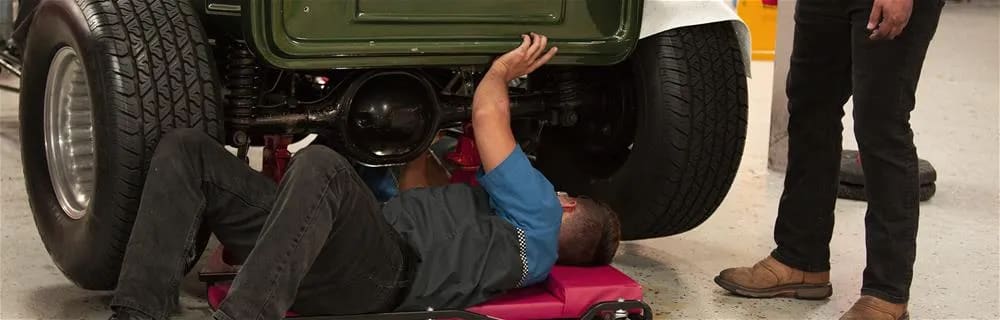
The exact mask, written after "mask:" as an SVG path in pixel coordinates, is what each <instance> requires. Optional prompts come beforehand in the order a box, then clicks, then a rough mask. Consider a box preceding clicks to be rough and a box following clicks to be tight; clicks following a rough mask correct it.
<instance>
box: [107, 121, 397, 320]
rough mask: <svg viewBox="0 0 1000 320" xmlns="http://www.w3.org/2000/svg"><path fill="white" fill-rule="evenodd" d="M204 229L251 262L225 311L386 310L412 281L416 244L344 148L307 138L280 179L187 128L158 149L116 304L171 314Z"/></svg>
mask: <svg viewBox="0 0 1000 320" xmlns="http://www.w3.org/2000/svg"><path fill="white" fill-rule="evenodd" d="M201 228H208V229H210V230H211V231H212V232H213V233H214V234H215V236H216V237H217V238H218V239H219V241H220V242H221V243H222V244H223V245H225V246H226V250H227V253H229V254H230V257H232V258H234V259H236V260H239V261H242V262H243V267H242V269H241V270H240V272H239V274H238V275H237V277H236V279H235V280H234V282H233V286H232V290H231V292H230V294H229V296H228V298H227V299H226V300H225V301H224V302H223V303H222V305H221V306H220V310H219V311H218V312H216V314H215V317H216V318H220V319H239V320H244V319H280V318H281V317H283V316H284V313H285V311H286V310H289V309H292V310H294V311H296V312H298V313H300V314H357V313H370V312H385V311H390V310H392V309H394V308H395V307H396V305H398V304H399V303H400V301H401V298H402V294H403V292H404V291H405V286H406V282H407V281H408V278H407V277H408V276H409V272H408V271H407V270H408V266H409V265H410V263H411V262H410V261H409V260H410V258H409V256H410V255H409V254H408V249H407V247H406V246H405V245H404V244H403V243H402V242H401V239H400V236H399V234H398V233H397V232H396V231H395V230H394V229H393V228H392V227H391V226H390V225H389V224H388V223H387V222H386V221H385V218H384V217H383V216H382V214H381V213H380V211H379V205H378V203H377V202H376V201H375V199H374V198H373V196H372V193H371V191H370V190H369V189H368V188H367V187H366V186H365V185H364V184H363V183H362V181H361V179H360V178H359V177H358V175H357V174H356V173H355V171H354V170H353V169H352V167H351V165H350V164H349V163H348V161H347V160H345V159H344V158H343V157H341V156H340V155H338V154H337V153H336V152H334V151H333V150H330V149H329V148H326V147H322V146H310V147H307V148H306V149H304V150H302V151H300V152H299V153H298V154H297V155H296V156H295V157H294V158H293V159H292V162H291V164H290V165H289V168H288V172H287V173H286V175H285V177H284V179H282V181H281V183H280V184H277V185H275V183H274V182H272V181H271V180H269V179H268V178H265V177H264V176H263V175H261V174H259V173H257V172H255V171H253V170H252V169H250V167H248V166H247V165H246V164H244V163H243V162H241V161H239V160H237V159H236V158H235V157H234V156H233V155H232V154H230V153H229V152H227V151H226V150H225V149H224V148H223V147H222V146H220V145H219V144H218V143H216V142H215V141H213V140H212V139H211V138H209V137H208V136H206V135H204V134H203V133H201V132H198V131H196V130H189V129H181V130H177V131H174V132H172V133H170V134H168V135H167V136H165V137H164V138H163V140H162V141H161V142H160V145H159V146H158V147H157V150H156V152H155V153H154V155H153V158H152V162H151V163H150V169H149V173H148V177H147V179H146V184H145V186H144V188H143V194H142V199H141V204H140V206H139V212H138V215H137V217H136V221H135V226H134V227H133V229H132V237H131V239H130V240H129V244H128V248H127V249H126V253H125V260H124V262H123V265H122V271H121V275H120V276H119V280H118V288H117V289H116V291H115V297H114V299H113V300H112V303H111V304H112V307H127V308H130V309H133V310H136V311H140V312H142V313H144V314H146V315H147V316H150V317H152V318H156V319H165V318H167V317H168V316H169V314H170V312H171V311H172V310H173V309H174V308H176V301H177V297H178V290H179V289H178V288H179V282H180V280H181V278H182V277H183V275H184V271H185V270H184V268H185V261H186V257H187V256H189V255H190V254H192V252H191V251H193V250H194V248H193V247H194V246H195V238H196V235H197V234H198V233H199V230H201ZM194 254H198V253H194Z"/></svg>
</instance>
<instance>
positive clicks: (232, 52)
mask: <svg viewBox="0 0 1000 320" xmlns="http://www.w3.org/2000/svg"><path fill="white" fill-rule="evenodd" d="M226 61H227V65H226V88H228V89H229V94H228V95H226V99H228V100H229V108H228V109H227V111H228V112H229V116H230V117H232V118H250V117H253V109H254V107H256V106H257V99H258V95H259V94H260V91H259V89H260V74H259V71H260V67H259V66H258V65H257V60H256V58H255V57H254V55H253V52H252V51H250V48H249V47H247V45H246V44H245V43H240V42H235V43H233V44H232V45H231V46H230V48H229V54H227V55H226Z"/></svg>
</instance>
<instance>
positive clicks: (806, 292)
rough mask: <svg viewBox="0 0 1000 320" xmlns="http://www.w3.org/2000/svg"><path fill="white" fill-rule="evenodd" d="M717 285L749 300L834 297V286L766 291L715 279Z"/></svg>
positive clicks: (796, 286) (802, 286)
mask: <svg viewBox="0 0 1000 320" xmlns="http://www.w3.org/2000/svg"><path fill="white" fill-rule="evenodd" d="M715 283H716V284H718V285H719V286H720V287H722V288H723V289H726V290H728V291H729V292H732V293H733V294H736V295H739V296H744V297H749V298H795V299H802V300H822V299H826V298H829V297H830V296H831V295H833V286H832V285H830V284H829V283H826V284H792V285H785V286H777V287H771V288H765V289H753V288H747V287H744V286H741V285H738V284H736V283H733V282H732V281H728V280H726V279H722V277H718V276H716V277H715Z"/></svg>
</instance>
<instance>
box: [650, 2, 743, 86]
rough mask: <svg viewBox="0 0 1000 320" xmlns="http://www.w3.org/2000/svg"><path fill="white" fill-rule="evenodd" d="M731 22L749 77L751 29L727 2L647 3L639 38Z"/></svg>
mask: <svg viewBox="0 0 1000 320" xmlns="http://www.w3.org/2000/svg"><path fill="white" fill-rule="evenodd" d="M721 21H730V22H731V23H732V25H733V30H734V31H736V38H737V39H739V41H740V50H741V51H742V52H743V66H744V68H746V74H747V76H750V51H751V49H750V29H749V28H748V27H747V25H746V23H744V22H743V19H740V16H739V15H737V14H736V11H735V10H733V8H732V7H731V6H730V5H729V4H727V2H726V1H724V0H645V3H644V6H643V10H642V26H641V27H640V28H639V38H640V39H642V38H647V37H650V36H653V35H655V34H658V33H661V32H664V31H667V30H673V29H677V28H683V27H689V26H695V25H700V24H707V23H713V22H721Z"/></svg>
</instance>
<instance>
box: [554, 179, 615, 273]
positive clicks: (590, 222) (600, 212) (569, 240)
mask: <svg viewBox="0 0 1000 320" xmlns="http://www.w3.org/2000/svg"><path fill="white" fill-rule="evenodd" d="M559 198H560V199H559V201H560V202H562V204H563V217H562V227H561V228H560V229H559V260H558V261H557V262H556V263H558V264H562V265H580V266H588V265H603V264H608V263H611V259H612V258H614V257H615V252H616V251H618V242H619V241H620V240H621V230H620V229H621V224H620V223H619V222H618V215H617V214H615V212H614V211H612V210H611V208H610V207H608V206H607V205H605V204H603V203H600V202H597V201H596V200H593V199H589V198H572V197H568V196H566V195H563V194H560V196H559Z"/></svg>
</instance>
